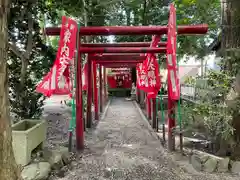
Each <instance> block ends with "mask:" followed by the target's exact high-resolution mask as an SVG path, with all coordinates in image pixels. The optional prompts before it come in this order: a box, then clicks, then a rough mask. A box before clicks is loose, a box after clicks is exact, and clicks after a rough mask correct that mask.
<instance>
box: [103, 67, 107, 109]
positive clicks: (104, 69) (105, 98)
mask: <svg viewBox="0 0 240 180" xmlns="http://www.w3.org/2000/svg"><path fill="white" fill-rule="evenodd" d="M106 76H107V74H106V68H105V67H103V98H104V100H103V101H104V104H105V103H106V102H107V87H106V83H107V82H106Z"/></svg>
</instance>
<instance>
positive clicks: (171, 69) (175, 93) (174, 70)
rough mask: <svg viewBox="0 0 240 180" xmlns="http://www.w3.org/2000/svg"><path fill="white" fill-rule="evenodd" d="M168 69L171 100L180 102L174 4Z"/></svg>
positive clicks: (168, 51)
mask: <svg viewBox="0 0 240 180" xmlns="http://www.w3.org/2000/svg"><path fill="white" fill-rule="evenodd" d="M167 39H168V41H167V68H168V88H169V98H170V99H172V100H179V98H180V84H179V75H178V67H177V57H176V48H177V32H176V9H175V7H174V5H173V4H171V5H170V15H169V22H168V37H167Z"/></svg>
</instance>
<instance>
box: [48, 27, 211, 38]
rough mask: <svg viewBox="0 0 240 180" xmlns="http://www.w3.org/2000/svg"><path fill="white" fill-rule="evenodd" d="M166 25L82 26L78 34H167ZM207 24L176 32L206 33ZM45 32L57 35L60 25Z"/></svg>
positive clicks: (179, 28)
mask: <svg viewBox="0 0 240 180" xmlns="http://www.w3.org/2000/svg"><path fill="white" fill-rule="evenodd" d="M167 31H168V26H95V27H94V26H92V27H82V28H81V29H80V32H79V34H80V35H81V36H84V35H85V36H86V35H154V34H167ZM207 31H208V25H207V24H199V25H184V26H178V34H206V33H207ZM45 34H46V35H49V36H58V35H59V34H60V27H49V28H46V29H45Z"/></svg>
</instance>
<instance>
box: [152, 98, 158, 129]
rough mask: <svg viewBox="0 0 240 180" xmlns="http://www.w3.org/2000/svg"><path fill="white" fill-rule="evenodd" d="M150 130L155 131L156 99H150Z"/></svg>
mask: <svg viewBox="0 0 240 180" xmlns="http://www.w3.org/2000/svg"><path fill="white" fill-rule="evenodd" d="M152 128H153V129H155V130H156V129H157V113H156V98H152Z"/></svg>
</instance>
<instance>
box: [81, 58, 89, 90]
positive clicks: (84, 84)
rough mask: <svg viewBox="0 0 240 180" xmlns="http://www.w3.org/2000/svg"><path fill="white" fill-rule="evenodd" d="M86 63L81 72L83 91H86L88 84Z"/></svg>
mask: <svg viewBox="0 0 240 180" xmlns="http://www.w3.org/2000/svg"><path fill="white" fill-rule="evenodd" d="M87 69H88V68H87V63H85V64H84V66H83V70H82V89H83V90H84V91H87V87H88V82H87Z"/></svg>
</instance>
